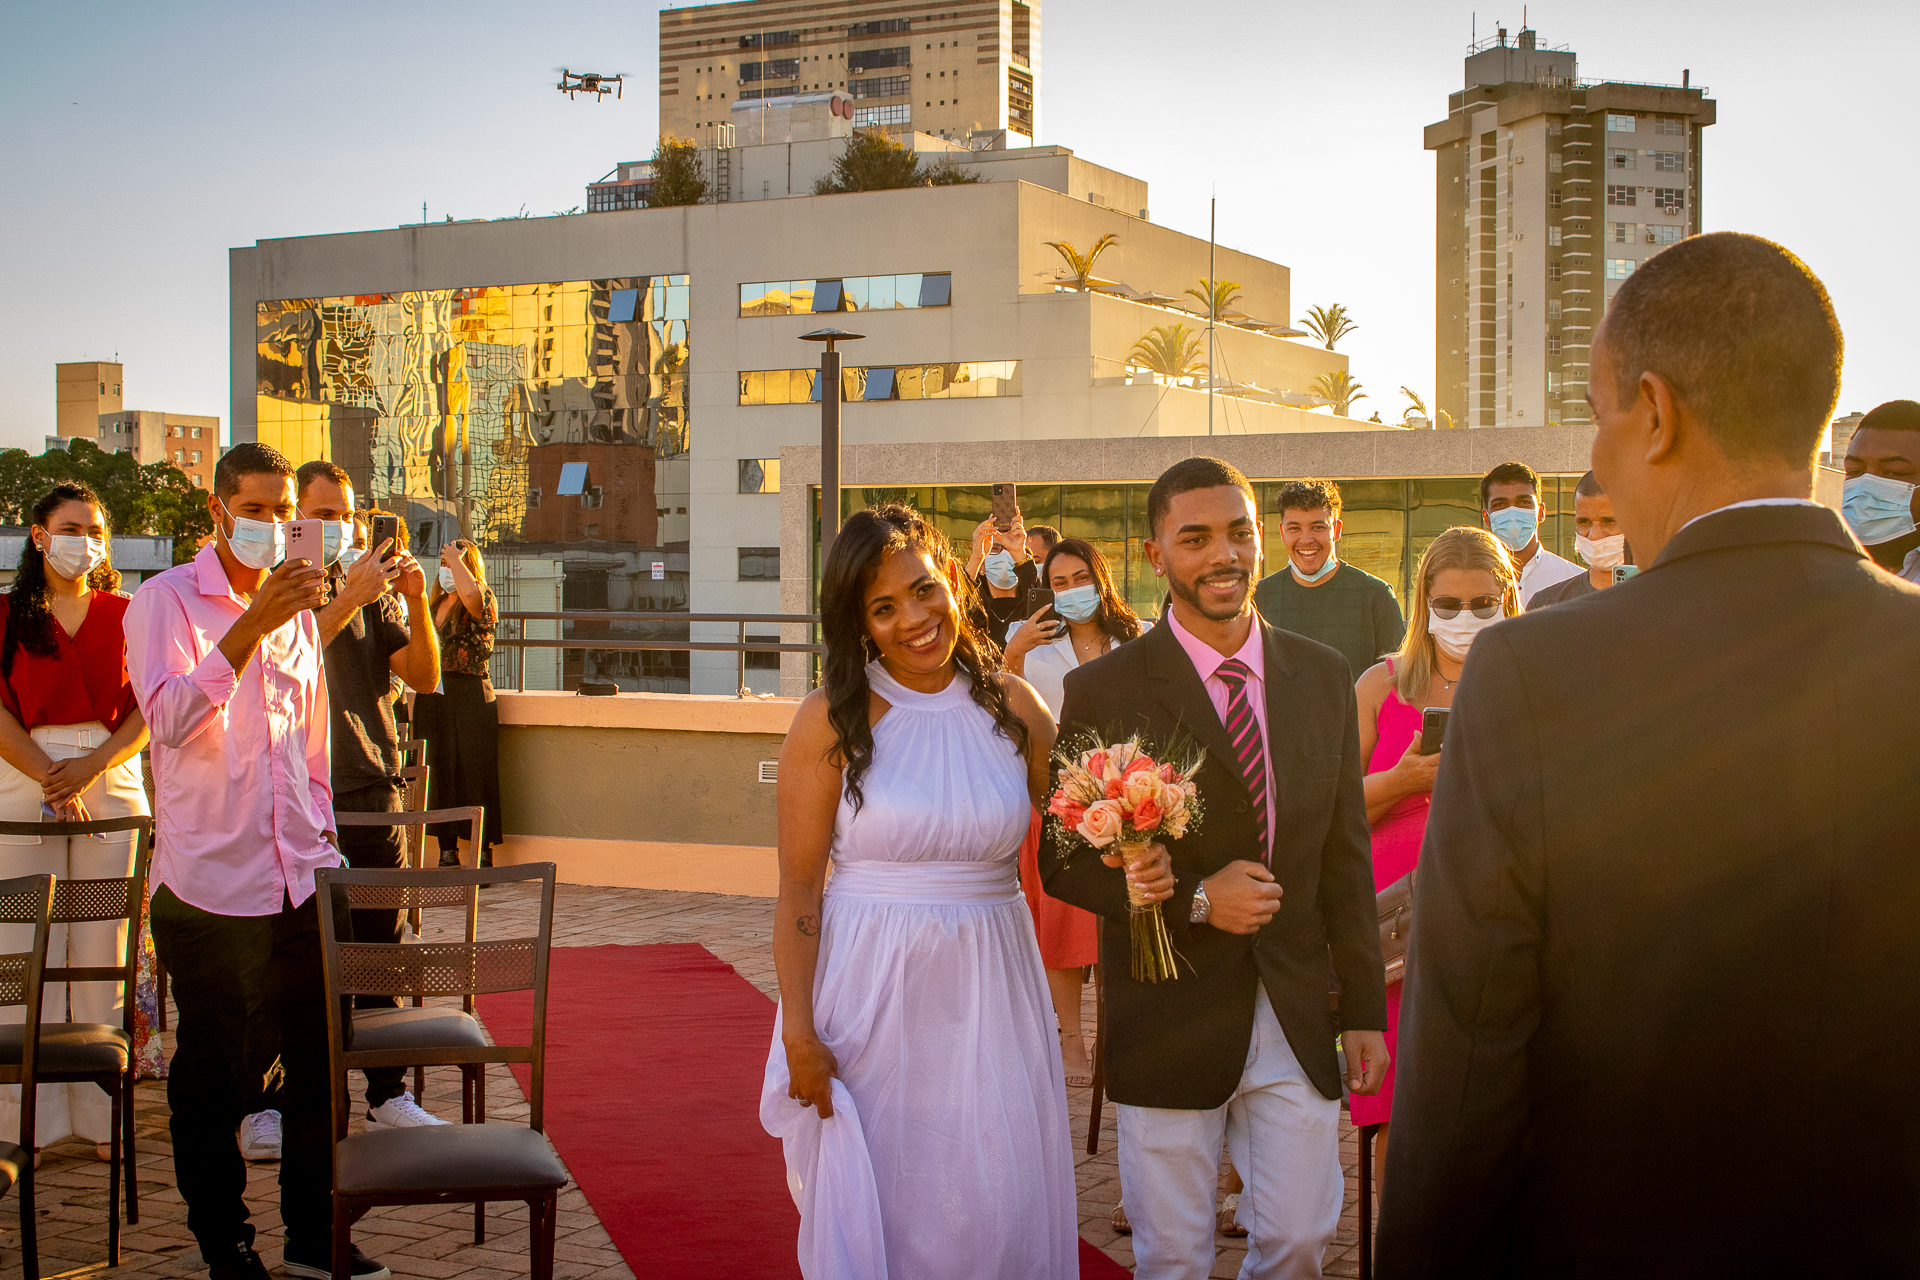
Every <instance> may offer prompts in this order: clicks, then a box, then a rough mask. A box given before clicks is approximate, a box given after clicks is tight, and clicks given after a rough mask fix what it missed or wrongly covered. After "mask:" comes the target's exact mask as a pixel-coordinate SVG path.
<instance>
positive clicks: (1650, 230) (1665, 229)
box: [1647, 223, 1687, 246]
mask: <svg viewBox="0 0 1920 1280" xmlns="http://www.w3.org/2000/svg"><path fill="white" fill-rule="evenodd" d="M1686 238H1687V229H1686V228H1685V227H1675V226H1665V225H1661V224H1659V223H1653V224H1649V225H1648V227H1647V243H1648V244H1657V245H1661V246H1665V245H1670V244H1679V243H1680V242H1681V241H1682V240H1684V239H1686Z"/></svg>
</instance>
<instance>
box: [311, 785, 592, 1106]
mask: <svg viewBox="0 0 1920 1280" xmlns="http://www.w3.org/2000/svg"><path fill="white" fill-rule="evenodd" d="M345 816H347V815H344V814H341V815H336V817H345ZM356 816H362V817H372V816H375V815H371V814H365V815H356ZM379 816H383V817H394V816H397V815H393V814H384V815H379ZM528 881H538V882H539V884H540V911H539V917H538V926H539V927H538V929H537V930H536V931H535V932H534V934H533V935H531V936H528V937H518V938H488V939H485V940H479V939H476V938H475V937H474V936H473V933H472V932H471V930H470V932H469V934H468V940H467V941H465V942H414V943H405V942H402V943H386V942H345V941H342V940H341V937H340V933H341V931H342V929H343V927H344V926H345V925H346V923H347V922H346V919H345V914H346V912H347V911H349V910H368V909H373V910H382V909H384V910H394V909H399V910H407V909H409V908H410V907H412V906H413V905H415V904H419V905H422V906H450V905H453V904H454V903H455V902H462V903H464V902H468V901H471V900H473V899H476V898H477V897H478V894H479V890H480V889H481V888H482V887H483V886H487V885H496V884H522V883H526V882H528ZM553 883H554V864H553V863H551V862H534V863H526V864H524V865H521V866H511V867H474V868H468V867H446V868H431V869H428V870H423V871H371V870H368V871H356V870H353V869H351V868H347V867H328V868H324V869H322V870H320V871H318V872H316V873H315V877H314V886H315V893H316V894H317V895H318V897H319V906H320V941H321V956H322V963H323V967H324V969H325V974H326V986H327V1033H328V1039H327V1050H328V1061H329V1063H330V1065H331V1068H332V1075H333V1088H334V1131H335V1137H336V1138H340V1137H344V1136H346V1128H347V1117H348V1115H349V1111H348V1108H347V1073H348V1072H349V1071H353V1070H365V1069H366V1068H368V1067H384V1066H416V1065H425V1066H443V1065H449V1064H455V1065H457V1064H460V1063H471V1062H524V1063H527V1064H528V1066H529V1068H530V1072H531V1077H532V1078H531V1080H530V1081H529V1083H530V1085H531V1087H530V1088H529V1089H528V1091H527V1101H528V1104H529V1107H530V1114H531V1123H532V1127H533V1128H534V1129H539V1128H540V1127H541V1125H542V1123H543V1121H542V1116H543V1110H542V1107H543V1100H544V1097H545V1092H544V1091H545V1072H546V1039H547V959H548V955H549V953H550V951H551V950H552V946H553ZM468 918H469V920H472V919H473V918H474V913H473V912H472V911H471V910H470V912H469V917H468ZM502 991H532V992H533V1023H532V1027H533V1032H532V1035H531V1036H530V1037H529V1039H528V1043H526V1044H524V1045H516V1044H500V1043H498V1042H497V1040H496V1043H495V1044H493V1045H491V1046H488V1047H484V1048H467V1047H448V1048H442V1049H430V1050H421V1049H405V1050H365V1051H357V1050H351V1049H349V1048H348V1047H347V1044H346V1035H347V1029H348V1027H349V1025H350V1024H349V1018H350V1016H351V1015H349V1014H348V1013H347V1012H346V1011H345V1009H344V1007H343V1002H344V999H345V997H348V996H356V995H369V996H410V995H415V994H419V995H427V996H460V997H461V998H462V999H463V1001H464V1002H466V1003H467V1005H468V1007H469V1008H471V1003H472V999H473V997H474V996H477V995H485V994H489V993H495V992H502ZM403 1059H404V1060H403Z"/></svg>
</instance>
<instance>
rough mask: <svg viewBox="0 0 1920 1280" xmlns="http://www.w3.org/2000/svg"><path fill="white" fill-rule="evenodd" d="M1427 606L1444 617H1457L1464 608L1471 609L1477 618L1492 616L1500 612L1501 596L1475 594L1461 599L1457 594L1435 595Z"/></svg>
mask: <svg viewBox="0 0 1920 1280" xmlns="http://www.w3.org/2000/svg"><path fill="white" fill-rule="evenodd" d="M1427 607H1428V608H1430V609H1432V610H1433V611H1434V613H1436V614H1438V615H1439V616H1440V617H1442V618H1457V617H1459V616H1460V611H1461V610H1462V609H1468V610H1471V611H1472V613H1473V616H1474V617H1476V618H1491V617H1494V616H1495V615H1496V614H1498V613H1499V612H1500V597H1499V596H1475V597H1474V598H1473V599H1471V600H1461V599H1459V598H1457V597H1455V596H1435V597H1434V598H1433V599H1431V600H1429V601H1427Z"/></svg>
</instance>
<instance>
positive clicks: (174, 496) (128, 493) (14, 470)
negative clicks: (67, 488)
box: [0, 439, 213, 564]
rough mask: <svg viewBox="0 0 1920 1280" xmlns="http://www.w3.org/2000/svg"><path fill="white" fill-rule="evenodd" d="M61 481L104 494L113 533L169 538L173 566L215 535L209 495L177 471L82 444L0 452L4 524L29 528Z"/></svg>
mask: <svg viewBox="0 0 1920 1280" xmlns="http://www.w3.org/2000/svg"><path fill="white" fill-rule="evenodd" d="M63 480H72V481H76V482H78V483H80V484H84V485H86V486H87V487H88V488H90V489H92V490H93V491H94V492H95V493H97V494H99V495H100V504H101V505H102V506H103V507H105V508H106V511H107V521H108V523H109V524H110V525H111V526H112V529H113V532H115V533H122V534H125V533H132V534H153V535H158V536H161V537H171V538H172V539H173V562H174V563H175V564H183V563H185V562H186V561H188V560H191V559H192V558H193V553H194V551H195V550H197V548H196V546H195V545H194V544H195V543H196V541H197V540H198V539H200V538H202V537H204V536H205V535H206V534H208V533H210V532H212V530H213V521H212V518H211V517H209V516H208V515H207V492H206V490H204V489H196V488H194V487H193V485H192V484H191V483H190V482H189V481H188V480H187V477H186V475H185V474H184V473H183V472H181V471H180V469H179V468H177V467H175V466H174V465H173V464H171V463H169V462H164V461H162V462H149V463H147V464H146V465H145V466H142V465H140V464H139V463H138V462H135V461H134V460H133V455H132V454H130V453H110V452H108V451H106V450H104V449H102V448H100V446H99V445H96V444H95V443H94V442H93V441H91V440H84V439H76V440H74V441H72V442H71V443H69V444H68V445H67V448H66V451H65V452H64V453H63V452H61V451H60V450H58V449H49V450H48V451H47V452H45V453H43V454H41V455H40V456H39V457H35V456H33V455H32V454H30V453H28V452H27V451H26V450H25V449H0V521H4V522H5V523H8V524H25V523H27V522H28V521H29V520H31V519H32V518H33V506H34V504H35V503H36V502H38V501H40V499H41V498H43V497H45V496H46V494H47V491H48V490H49V489H51V488H53V486H54V485H56V484H59V483H60V482H61V481H63Z"/></svg>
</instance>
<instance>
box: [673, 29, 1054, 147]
mask: <svg viewBox="0 0 1920 1280" xmlns="http://www.w3.org/2000/svg"><path fill="white" fill-rule="evenodd" d="M1039 79H1040V5H1039V2H1038V0H1031V2H1028V0H988V2H987V3H979V2H977V0H976V3H972V4H968V5H966V6H965V7H963V8H957V9H941V10H932V9H923V8H919V7H917V6H914V5H910V4H903V3H901V0H815V2H814V3H811V4H795V3H794V2H793V0H742V2H741V3H738V4H711V5H701V6H699V7H697V8H691V9H664V10H662V11H661V13H660V132H661V133H662V134H664V135H667V136H670V137H677V138H692V139H694V140H695V141H698V142H703V143H707V144H709V145H711V144H712V143H713V142H714V140H715V137H714V133H713V131H714V130H715V129H716V128H719V127H722V126H725V125H727V124H728V123H729V122H730V121H731V120H732V119H733V117H732V116H731V114H730V112H731V111H732V109H733V106H734V104H735V103H738V102H743V101H753V100H756V99H768V98H782V97H788V96H791V95H794V94H800V93H814V92H826V91H828V90H840V91H842V92H844V93H847V94H849V95H851V97H852V98H853V123H854V126H855V127H857V128H867V127H882V126H884V127H888V128H899V129H915V130H918V131H919V132H921V133H930V134H935V135H938V136H940V137H946V138H966V137H969V136H971V135H972V134H975V133H989V134H991V133H996V132H998V131H1000V130H1005V131H1006V132H1007V133H1008V134H1010V135H1013V136H1012V137H1009V138H1008V139H1007V140H1006V142H1005V145H1007V146H1010V147H1021V146H1026V145H1028V144H1029V143H1030V142H1031V141H1032V140H1033V138H1034V136H1035V134H1034V111H1035V103H1036V102H1037V100H1038V96H1039V95H1038V86H1039Z"/></svg>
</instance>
